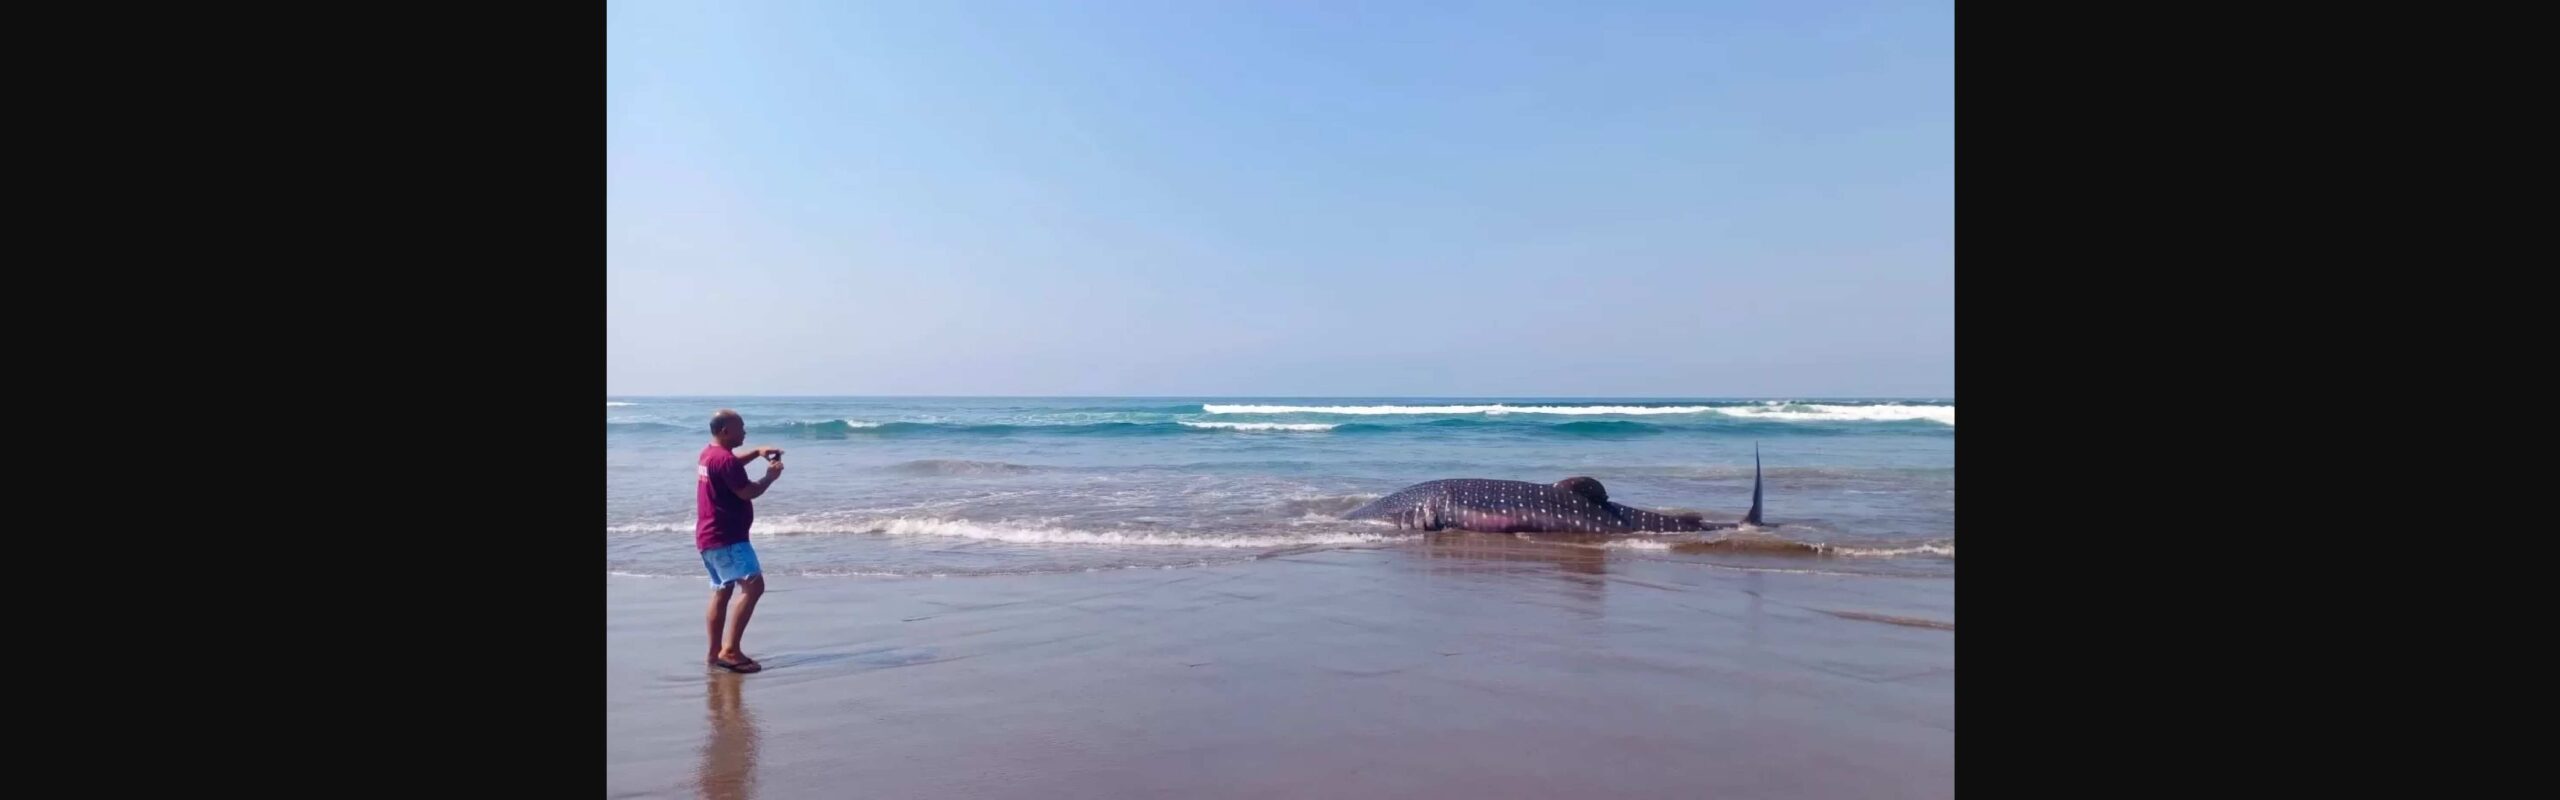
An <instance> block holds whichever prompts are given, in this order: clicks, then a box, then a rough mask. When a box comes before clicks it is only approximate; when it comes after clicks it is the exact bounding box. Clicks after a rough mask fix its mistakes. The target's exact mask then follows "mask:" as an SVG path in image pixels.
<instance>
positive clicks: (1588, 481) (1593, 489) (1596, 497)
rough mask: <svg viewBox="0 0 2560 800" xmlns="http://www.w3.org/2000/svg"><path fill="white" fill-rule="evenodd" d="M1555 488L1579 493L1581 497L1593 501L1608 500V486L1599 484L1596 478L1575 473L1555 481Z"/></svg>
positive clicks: (1603, 501)
mask: <svg viewBox="0 0 2560 800" xmlns="http://www.w3.org/2000/svg"><path fill="white" fill-rule="evenodd" d="M1556 488H1558V489H1563V490H1565V491H1568V492H1572V493H1574V494H1578V495H1581V496H1582V497H1583V499H1585V500H1589V501H1591V502H1594V503H1606V502H1609V488H1608V487H1606V486H1602V485H1600V481H1599V480H1597V479H1593V478H1586V477H1582V476H1579V475H1577V476H1574V477H1571V478H1566V479H1564V480H1560V481H1556Z"/></svg>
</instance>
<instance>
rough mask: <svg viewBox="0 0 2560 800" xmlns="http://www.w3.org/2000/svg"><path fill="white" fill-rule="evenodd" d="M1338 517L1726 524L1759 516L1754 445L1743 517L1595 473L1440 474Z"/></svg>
mask: <svg viewBox="0 0 2560 800" xmlns="http://www.w3.org/2000/svg"><path fill="white" fill-rule="evenodd" d="M1343 518H1344V519H1354V520H1370V519H1375V520H1385V521H1388V522H1392V523H1395V525H1396V527H1398V528H1415V529H1420V530H1425V531H1438V530H1461V531H1475V532H1478V533H1682V532H1688V531H1716V530H1732V529H1736V528H1740V527H1742V526H1744V525H1750V526H1754V527H1758V526H1759V525H1760V524H1761V522H1760V447H1759V446H1758V445H1753V446H1752V448H1751V512H1750V513H1748V514H1745V515H1743V517H1742V521H1741V522H1708V521H1706V520H1705V519H1703V518H1701V517H1699V516H1698V515H1696V514H1664V513H1661V512H1656V511H1648V510H1645V509H1641V508H1637V507H1634V506H1630V505H1625V504H1622V503H1618V502H1615V501H1612V500H1610V499H1609V490H1608V488H1607V487H1604V486H1602V485H1600V481H1598V480H1595V479H1592V478H1588V477H1581V476H1575V477H1571V478H1566V479H1564V480H1560V481H1556V482H1555V483H1551V484H1550V483H1531V482H1528V481H1509V480H1490V479H1484V478H1444V479H1441V480H1436V481H1424V482H1422V483H1417V484H1414V485H1412V486H1407V487H1405V488H1403V489H1399V490H1397V491H1396V492H1395V493H1394V494H1390V495H1387V496H1385V497H1381V498H1378V499H1377V500H1375V501H1372V502H1370V503H1369V504H1368V505H1364V506H1361V507H1359V508H1356V509H1352V510H1351V512H1350V513H1348V514H1344V515H1343Z"/></svg>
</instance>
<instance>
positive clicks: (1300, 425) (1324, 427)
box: [1182, 422, 1335, 431]
mask: <svg viewBox="0 0 2560 800" xmlns="http://www.w3.org/2000/svg"><path fill="white" fill-rule="evenodd" d="M1182 424H1183V426H1184V427H1188V428H1215V429H1218V430H1229V431H1329V430H1333V429H1334V426H1335V423H1331V422H1185V423H1182Z"/></svg>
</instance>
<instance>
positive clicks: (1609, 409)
mask: <svg viewBox="0 0 2560 800" xmlns="http://www.w3.org/2000/svg"><path fill="white" fill-rule="evenodd" d="M1201 410H1203V411H1206V412H1208V413H1211V414H1336V415H1346V416H1387V415H1442V416H1447V415H1464V414H1484V415H1489V416H1501V415H1505V414H1548V415H1556V416H1590V417H1597V416H1631V417H1641V416H1661V415H1671V414H1723V415H1726V416H1733V417H1742V418H1745V419H1760V420H1777V421H1786V422H1895V421H1902V420H1915V419H1916V420H1928V421H1930V422H1936V423H1941V424H1945V425H1950V426H1952V425H1954V424H1956V407H1955V406H1948V405H1916V406H1915V405H1877V406H1844V405H1831V404H1823V403H1767V404H1763V405H1758V406H1514V405H1506V404H1500V403H1496V404H1493V405H1481V406H1255V405H1218V404H1210V405H1203V406H1201ZM1185 424H1189V423H1185Z"/></svg>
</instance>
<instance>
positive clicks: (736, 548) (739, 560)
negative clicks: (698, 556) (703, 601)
mask: <svg viewBox="0 0 2560 800" xmlns="http://www.w3.org/2000/svg"><path fill="white" fill-rule="evenodd" d="M702 568H703V569H705V570H708V571H710V573H711V588H714V589H718V588H722V587H725V586H728V585H729V584H732V583H737V582H739V581H742V580H746V579H748V578H751V577H755V576H757V575H762V574H764V565H763V564H759V563H756V549H755V547H754V546H752V545H749V544H747V543H746V542H739V543H737V544H726V545H721V546H719V547H714V548H711V549H709V550H704V551H702Z"/></svg>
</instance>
